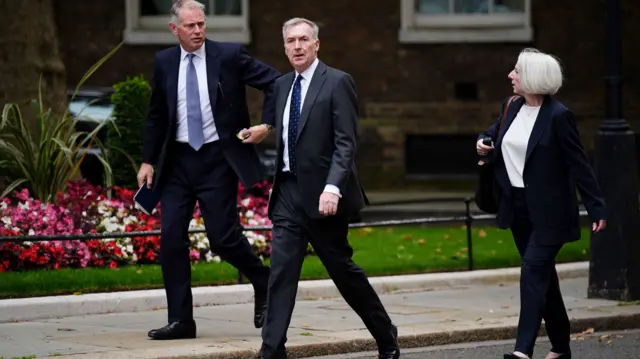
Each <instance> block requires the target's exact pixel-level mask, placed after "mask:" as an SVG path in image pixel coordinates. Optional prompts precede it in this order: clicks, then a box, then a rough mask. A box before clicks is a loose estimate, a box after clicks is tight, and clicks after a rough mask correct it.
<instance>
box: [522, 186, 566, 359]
mask: <svg viewBox="0 0 640 359" xmlns="http://www.w3.org/2000/svg"><path fill="white" fill-rule="evenodd" d="M512 193H513V199H514V208H515V218H514V221H513V224H512V225H511V232H512V233H513V239H514V240H515V243H516V247H518V252H519V253H520V256H521V257H522V268H521V276H520V318H519V322H518V334H517V337H516V347H515V350H516V351H519V352H521V353H524V354H527V355H529V357H532V356H533V348H534V345H535V342H536V338H537V336H538V332H539V330H540V325H541V323H542V319H544V323H545V328H546V331H547V335H548V336H549V340H550V342H551V346H552V349H551V350H552V351H554V352H556V353H567V352H569V351H570V346H569V345H570V332H571V328H570V323H569V317H568V316H567V310H566V309H565V306H564V302H563V300H562V294H561V293H560V283H559V281H558V273H557V272H556V268H555V258H556V255H557V254H558V252H559V251H560V249H561V248H562V244H552V245H549V244H542V243H540V240H539V238H540V237H539V234H538V233H537V232H536V230H535V229H533V225H532V223H531V220H530V217H529V211H528V209H527V199H526V197H525V192H524V190H523V189H521V188H513V189H512Z"/></svg>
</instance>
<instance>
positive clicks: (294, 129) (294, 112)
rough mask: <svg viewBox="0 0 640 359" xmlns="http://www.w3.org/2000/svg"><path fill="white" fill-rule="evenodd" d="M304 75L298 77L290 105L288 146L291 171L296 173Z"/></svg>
mask: <svg viewBox="0 0 640 359" xmlns="http://www.w3.org/2000/svg"><path fill="white" fill-rule="evenodd" d="M301 80H302V75H298V77H296V81H295V83H294V84H293V90H292V91H291V103H290V104H289V133H288V140H287V146H288V147H289V171H291V173H293V174H295V173H296V136H297V135H298V123H300V107H301V105H302V86H301V85H300V81H301Z"/></svg>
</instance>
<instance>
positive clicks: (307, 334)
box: [300, 332, 313, 337]
mask: <svg viewBox="0 0 640 359" xmlns="http://www.w3.org/2000/svg"><path fill="white" fill-rule="evenodd" d="M300 335H302V336H303V337H312V336H313V334H311V333H309V332H302V333H300Z"/></svg>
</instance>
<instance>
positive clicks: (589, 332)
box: [581, 328, 596, 334]
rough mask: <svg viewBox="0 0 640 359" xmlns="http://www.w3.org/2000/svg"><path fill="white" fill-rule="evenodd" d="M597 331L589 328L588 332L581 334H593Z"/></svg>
mask: <svg viewBox="0 0 640 359" xmlns="http://www.w3.org/2000/svg"><path fill="white" fill-rule="evenodd" d="M595 331H596V330H595V329H593V328H589V329H587V330H585V331H584V332H582V333H581V334H593V333H594V332H595Z"/></svg>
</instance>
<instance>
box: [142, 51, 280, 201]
mask: <svg viewBox="0 0 640 359" xmlns="http://www.w3.org/2000/svg"><path fill="white" fill-rule="evenodd" d="M204 46H205V50H206V64H207V82H208V88H209V101H210V102H211V109H212V112H213V117H214V122H215V125H216V129H217V131H218V135H219V138H220V142H221V145H222V148H223V150H224V154H225V157H226V158H227V160H228V161H229V163H230V165H231V167H232V168H233V169H234V171H235V172H236V174H237V175H238V177H239V178H240V181H242V184H243V185H244V186H245V187H246V188H251V187H252V186H254V185H255V184H256V183H257V182H259V181H261V180H262V179H264V171H263V168H262V166H261V164H260V160H259V158H258V154H257V152H256V150H255V146H254V145H250V144H243V143H242V141H240V140H239V139H238V138H237V137H236V134H237V133H238V131H240V130H241V129H243V128H249V127H250V126H251V123H250V119H249V111H248V109H247V100H246V88H245V85H249V86H251V87H253V88H256V89H258V90H261V91H262V92H263V93H264V104H263V108H262V123H264V124H269V125H272V126H273V125H274V124H275V98H274V90H273V85H274V82H275V80H276V79H277V78H278V77H279V76H280V73H279V72H278V71H277V70H275V69H274V68H272V67H270V66H268V65H266V64H264V63H262V62H260V61H258V60H256V59H254V58H253V57H251V56H250V55H249V54H248V53H247V51H246V49H245V47H244V46H243V45H240V44H233V43H221V42H215V41H211V40H206V42H205V45H204ZM179 64H180V46H179V45H176V46H174V47H171V48H169V49H166V50H163V51H160V52H158V53H157V54H156V56H155V69H154V73H153V85H152V93H151V101H150V105H149V112H148V114H147V125H146V131H145V139H144V145H143V150H142V160H143V162H145V163H149V164H152V165H156V167H157V168H156V171H155V173H156V175H155V179H154V181H153V182H154V184H153V188H154V190H158V189H159V188H161V187H162V182H163V181H162V179H163V178H162V167H163V165H164V163H165V162H166V158H167V155H168V154H171V153H173V152H172V146H173V145H174V143H175V137H176V130H177V103H178V102H177V101H178V72H179Z"/></svg>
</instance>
